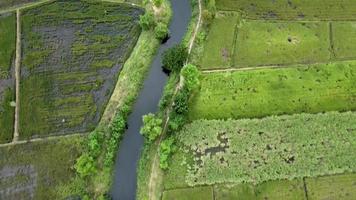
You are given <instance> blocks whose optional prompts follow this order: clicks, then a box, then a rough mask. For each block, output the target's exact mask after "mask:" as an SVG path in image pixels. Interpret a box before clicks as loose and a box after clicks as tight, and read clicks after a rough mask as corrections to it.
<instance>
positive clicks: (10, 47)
mask: <svg viewBox="0 0 356 200" xmlns="http://www.w3.org/2000/svg"><path fill="white" fill-rule="evenodd" d="M15 40H16V17H15V15H14V13H7V14H2V15H0V47H1V48H0V143H7V142H10V141H11V140H12V134H13V125H14V113H15V110H14V107H12V106H11V102H12V101H13V100H14V87H15V85H14V83H15V82H14V74H13V70H12V66H13V65H12V64H13V61H14V55H15Z"/></svg>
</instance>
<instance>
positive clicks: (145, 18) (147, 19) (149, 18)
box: [140, 12, 156, 30]
mask: <svg viewBox="0 0 356 200" xmlns="http://www.w3.org/2000/svg"><path fill="white" fill-rule="evenodd" d="M155 24H156V23H155V17H154V15H153V13H152V12H146V13H145V14H144V15H141V16H140V25H141V28H142V29H143V30H149V29H152V28H154V26H155Z"/></svg>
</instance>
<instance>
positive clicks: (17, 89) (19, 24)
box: [13, 9, 21, 142]
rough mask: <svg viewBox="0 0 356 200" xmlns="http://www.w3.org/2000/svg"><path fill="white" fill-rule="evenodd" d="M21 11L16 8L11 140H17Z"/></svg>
mask: <svg viewBox="0 0 356 200" xmlns="http://www.w3.org/2000/svg"><path fill="white" fill-rule="evenodd" d="M20 17H21V13H20V10H19V9H18V10H16V58H15V82H16V83H15V84H16V107H15V124H14V138H13V142H16V141H18V140H19V112H20V78H21V77H20V65H21V18H20Z"/></svg>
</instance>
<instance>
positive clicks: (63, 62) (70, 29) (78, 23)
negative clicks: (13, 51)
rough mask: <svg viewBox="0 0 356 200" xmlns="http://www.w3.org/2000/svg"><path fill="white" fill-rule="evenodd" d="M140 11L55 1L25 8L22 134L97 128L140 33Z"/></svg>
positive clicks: (105, 4) (103, 4) (72, 131)
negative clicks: (120, 72)
mask: <svg viewBox="0 0 356 200" xmlns="http://www.w3.org/2000/svg"><path fill="white" fill-rule="evenodd" d="M141 13H142V10H141V9H138V8H136V7H132V6H129V5H127V4H117V3H108V2H92V1H76V2H68V1H63V0H60V1H56V2H54V3H47V4H45V5H42V6H39V7H35V8H32V9H26V10H25V11H23V17H22V23H23V25H24V27H23V40H22V43H23V54H24V56H23V60H22V71H21V95H20V100H21V102H22V103H21V105H22V106H21V110H20V132H21V134H20V136H21V137H22V138H31V137H41V136H45V135H48V134H69V133H77V132H87V131H90V130H92V129H93V128H94V127H95V126H96V124H97V123H98V121H99V120H100V118H101V115H102V113H103V111H104V108H105V105H106V103H107V101H108V99H109V97H110V95H111V93H112V91H113V88H114V86H115V83H116V81H117V77H118V74H119V71H120V69H121V67H122V65H123V63H124V62H125V60H126V59H127V58H128V56H129V55H130V53H131V50H132V48H133V46H134V45H135V44H136V41H137V38H138V36H139V34H140V28H139V25H138V16H139V15H140V14H141Z"/></svg>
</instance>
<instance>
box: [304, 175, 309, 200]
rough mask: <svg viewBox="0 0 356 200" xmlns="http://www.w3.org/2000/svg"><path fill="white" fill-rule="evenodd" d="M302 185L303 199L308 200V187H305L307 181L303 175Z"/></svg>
mask: <svg viewBox="0 0 356 200" xmlns="http://www.w3.org/2000/svg"><path fill="white" fill-rule="evenodd" d="M303 187H304V194H305V199H306V200H309V196H308V187H307V183H306V182H305V177H303Z"/></svg>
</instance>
